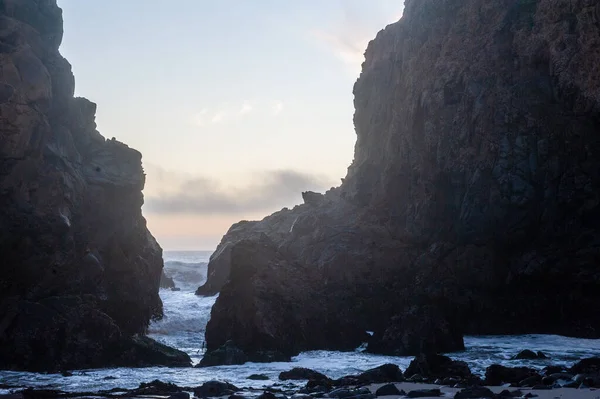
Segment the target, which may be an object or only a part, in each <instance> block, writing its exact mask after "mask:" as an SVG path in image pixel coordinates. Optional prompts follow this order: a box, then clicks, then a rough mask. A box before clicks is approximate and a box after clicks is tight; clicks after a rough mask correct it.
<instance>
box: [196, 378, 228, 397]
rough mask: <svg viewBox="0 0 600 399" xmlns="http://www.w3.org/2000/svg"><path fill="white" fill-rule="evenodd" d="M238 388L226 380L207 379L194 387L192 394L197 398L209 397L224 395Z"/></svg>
mask: <svg viewBox="0 0 600 399" xmlns="http://www.w3.org/2000/svg"><path fill="white" fill-rule="evenodd" d="M237 390H238V388H237V387H236V386H235V385H232V384H230V383H228V382H222V381H207V382H205V383H204V384H202V385H200V386H199V387H196V388H194V395H195V396H196V397H198V398H209V397H217V396H224V395H231V394H233V393H234V392H236V391H237Z"/></svg>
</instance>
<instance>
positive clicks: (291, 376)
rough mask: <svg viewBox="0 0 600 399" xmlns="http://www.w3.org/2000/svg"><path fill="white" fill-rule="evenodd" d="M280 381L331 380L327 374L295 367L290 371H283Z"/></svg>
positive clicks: (280, 374)
mask: <svg viewBox="0 0 600 399" xmlns="http://www.w3.org/2000/svg"><path fill="white" fill-rule="evenodd" d="M279 379H280V380H283V381H286V380H327V379H329V378H328V377H327V376H326V375H325V374H322V373H319V372H318V371H314V370H311V369H307V368H304V367H294V368H293V369H291V370H288V371H282V372H281V373H279Z"/></svg>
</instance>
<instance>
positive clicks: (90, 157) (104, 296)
mask: <svg viewBox="0 0 600 399" xmlns="http://www.w3.org/2000/svg"><path fill="white" fill-rule="evenodd" d="M62 34H63V27H62V12H61V10H60V8H58V6H57V5H56V1H55V0H2V1H0V257H1V260H0V264H1V270H0V368H10V369H30V370H61V369H67V368H85V367H101V366H109V365H127V366H143V365H151V364H165V365H189V363H190V361H189V358H188V357H187V355H186V354H184V353H182V352H179V351H176V350H173V349H171V348H167V347H165V346H163V345H160V344H158V343H156V342H154V341H152V340H150V339H148V338H145V337H143V336H142V335H141V334H143V333H144V332H145V331H146V328H147V326H148V323H149V321H150V319H151V318H155V317H161V316H162V302H161V300H160V298H159V296H158V287H159V282H160V276H161V271H162V267H163V262H162V250H161V248H160V246H159V245H158V244H157V242H156V240H155V239H154V237H152V235H151V234H150V232H149V231H148V229H147V228H146V221H145V219H144V218H143V217H142V213H141V206H142V204H143V195H142V189H143V187H144V180H145V176H144V173H143V170H142V166H141V154H140V153H139V152H137V151H135V150H133V149H131V148H129V147H127V146H126V145H124V144H122V143H120V142H118V141H114V140H108V141H107V140H105V139H104V137H102V136H101V135H100V133H98V132H97V131H96V124H95V122H94V114H95V111H96V105H95V104H94V103H91V102H90V101H88V100H86V99H84V98H73V92H74V86H75V83H74V78H73V74H72V73H71V66H70V64H69V63H68V62H67V61H66V60H65V59H64V58H63V57H62V56H61V55H60V54H59V52H58V48H59V45H60V43H61V40H62ZM90 51H93V49H90Z"/></svg>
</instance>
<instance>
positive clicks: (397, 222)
mask: <svg viewBox="0 0 600 399" xmlns="http://www.w3.org/2000/svg"><path fill="white" fill-rule="evenodd" d="M599 13H600V4H598V3H597V2H593V1H584V0H580V1H570V0H506V1H502V2H491V1H490V2H481V1H479V0H446V1H439V0H407V1H406V6H405V12H404V16H403V18H402V19H401V20H400V21H399V22H397V23H395V24H392V25H390V26H388V27H387V28H385V29H384V30H383V31H381V32H380V33H379V34H378V35H377V37H376V38H375V40H373V41H372V42H371V43H370V44H369V46H368V48H367V51H366V60H365V62H364V64H363V68H362V73H361V75H360V78H359V79H358V81H357V82H356V84H355V86H354V95H355V108H356V112H355V115H354V123H355V127H356V133H357V142H356V147H355V154H354V161H353V163H352V165H351V166H350V168H349V170H348V175H347V176H346V178H345V179H344V181H343V183H342V185H341V187H339V188H336V189H332V190H330V191H329V192H327V193H326V194H325V195H324V197H323V198H322V199H320V200H318V201H314V200H312V199H311V200H310V201H309V203H306V204H303V205H300V206H297V207H295V208H294V209H291V210H283V211H281V212H278V213H276V214H274V215H272V216H270V217H267V218H265V219H264V220H262V221H260V222H245V223H243V224H238V225H236V226H234V227H233V228H232V230H231V231H230V232H229V233H228V234H227V235H226V236H225V237H224V238H223V241H222V243H221V245H220V246H219V248H218V251H217V254H216V255H215V257H214V258H213V259H212V260H211V264H212V265H209V268H210V269H211V272H210V273H211V274H209V276H208V279H209V281H208V282H207V285H206V286H208V287H211V288H210V290H208V291H209V292H211V293H215V292H216V291H218V289H219V288H220V287H222V291H221V295H220V296H219V298H218V299H217V301H216V303H215V305H214V308H213V311H212V316H211V320H210V322H209V324H208V328H207V331H206V339H207V346H208V349H209V350H214V349H216V348H217V347H219V346H220V345H222V344H223V343H224V342H225V341H226V340H228V339H232V340H233V341H235V343H236V344H237V345H239V346H240V348H241V349H242V350H245V351H256V350H261V349H271V350H280V351H282V352H284V353H286V354H293V353H297V352H298V351H300V350H305V349H317V348H328V349H352V348H354V347H356V346H358V345H359V344H360V343H361V342H363V341H364V332H365V331H366V330H368V331H374V332H375V337H374V338H375V339H374V341H379V343H377V342H374V343H373V347H376V346H377V345H378V344H381V345H382V346H384V347H385V348H386V349H385V351H391V352H393V353H398V354H401V353H403V351H404V350H407V351H408V352H410V351H412V347H414V346H417V347H420V348H422V349H425V348H426V347H427V344H428V343H429V342H431V343H432V346H433V345H434V344H433V342H435V345H437V344H438V343H443V344H444V345H443V346H444V349H443V350H445V351H447V350H456V349H460V343H459V345H458V346H456V347H454V346H453V345H449V346H448V347H446V343H456V342H457V341H456V339H455V338H454V337H455V336H456V335H458V334H462V333H473V334H521V333H554V334H563V335H572V336H581V337H598V336H599V335H598V334H600V317H598V314H600V289H599V288H600V273H599V269H598V267H597V259H598V258H599V257H600V232H599V230H598V226H599V225H600V224H599V222H600V206H599V205H600V196H599V195H598V193H599V192H600V173H599V172H598V171H599V170H600V138H599V136H598V131H600V69H599V68H597V65H598V63H599V62H600V53H599V52H598V48H600V24H599V23H598V20H599V18H600V17H599ZM225 249H227V254H228V255H226V256H225V255H219V254H223V253H225ZM217 277H218V278H217ZM412 308H414V309H415V312H416V313H420V314H424V315H427V314H428V310H427V309H430V308H433V309H436V311H437V313H438V314H439V315H441V316H442V317H441V318H440V317H439V315H435V317H436V318H437V319H439V320H442V321H443V323H447V326H446V327H444V328H443V329H441V330H434V331H430V332H426V336H427V338H426V339H425V340H423V341H421V342H419V341H417V342H416V343H414V344H413V343H411V344H410V345H406V344H404V343H403V342H402V340H403V339H404V338H403V337H408V338H407V339H409V340H411V339H412V338H410V337H413V336H414V333H412V332H411V331H422V332H423V331H425V330H427V327H426V326H427V323H425V324H424V325H423V327H420V326H418V325H417V326H413V325H403V324H401V323H397V322H396V320H397V319H394V316H400V318H402V317H403V316H402V315H404V314H406V312H408V311H409V310H410V309H412ZM432 325H437V322H432V323H430V324H429V326H432ZM405 329H406V331H403V330H405ZM386 331H387V332H386ZM445 334H448V335H447V336H446V335H445ZM384 337H385V339H384ZM387 337H389V339H388V338H387ZM384 344H385V345H384ZM431 351H435V349H432V350H431Z"/></svg>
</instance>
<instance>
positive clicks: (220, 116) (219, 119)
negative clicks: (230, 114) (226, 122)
mask: <svg viewBox="0 0 600 399" xmlns="http://www.w3.org/2000/svg"><path fill="white" fill-rule="evenodd" d="M226 116H227V113H226V112H225V111H219V112H217V113H216V114H214V115H213V117H212V118H211V120H210V121H211V122H212V123H219V122H223V119H225V117H226Z"/></svg>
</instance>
